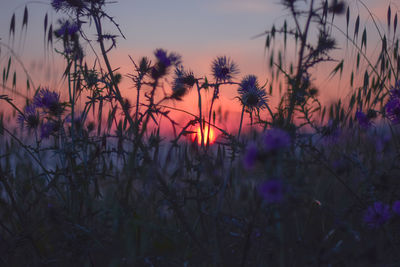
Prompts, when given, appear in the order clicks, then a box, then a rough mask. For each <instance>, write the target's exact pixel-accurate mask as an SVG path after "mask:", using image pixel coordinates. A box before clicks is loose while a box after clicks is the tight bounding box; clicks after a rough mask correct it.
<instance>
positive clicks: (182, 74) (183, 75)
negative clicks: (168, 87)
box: [171, 66, 196, 100]
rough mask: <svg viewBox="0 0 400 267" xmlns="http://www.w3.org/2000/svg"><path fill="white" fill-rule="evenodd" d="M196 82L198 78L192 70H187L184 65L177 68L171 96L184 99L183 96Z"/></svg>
mask: <svg viewBox="0 0 400 267" xmlns="http://www.w3.org/2000/svg"><path fill="white" fill-rule="evenodd" d="M195 83H196V79H195V77H194V75H193V72H191V71H185V70H184V68H183V67H182V66H179V67H176V68H175V77H174V81H173V84H172V95H171V98H173V99H176V100H182V97H183V96H184V95H185V94H186V93H187V92H188V91H189V89H190V88H192V87H193V85H194V84H195Z"/></svg>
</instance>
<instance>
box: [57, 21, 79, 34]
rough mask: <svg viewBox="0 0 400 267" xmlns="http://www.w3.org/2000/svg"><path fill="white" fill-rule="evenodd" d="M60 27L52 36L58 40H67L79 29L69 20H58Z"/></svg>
mask: <svg viewBox="0 0 400 267" xmlns="http://www.w3.org/2000/svg"><path fill="white" fill-rule="evenodd" d="M59 24H60V27H59V28H58V29H57V30H55V32H54V34H55V35H56V36H57V37H59V38H68V37H72V36H74V35H75V34H76V33H77V32H78V31H79V29H80V26H79V24H78V23H76V22H71V21H69V20H59Z"/></svg>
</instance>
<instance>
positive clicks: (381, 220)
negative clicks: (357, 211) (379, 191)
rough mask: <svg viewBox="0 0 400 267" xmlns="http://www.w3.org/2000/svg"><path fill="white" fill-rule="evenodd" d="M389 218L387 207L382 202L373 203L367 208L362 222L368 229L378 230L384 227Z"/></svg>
mask: <svg viewBox="0 0 400 267" xmlns="http://www.w3.org/2000/svg"><path fill="white" fill-rule="evenodd" d="M390 217H391V214H390V207H389V205H386V204H383V203H382V202H379V201H377V202H375V203H374V204H373V205H371V206H369V207H368V208H367V210H366V211H365V213H364V222H365V223H366V224H367V225H368V227H370V228H379V227H381V226H382V225H384V224H385V223H386V222H387V221H388V220H389V219H390Z"/></svg>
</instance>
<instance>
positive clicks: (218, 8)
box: [0, 0, 399, 127]
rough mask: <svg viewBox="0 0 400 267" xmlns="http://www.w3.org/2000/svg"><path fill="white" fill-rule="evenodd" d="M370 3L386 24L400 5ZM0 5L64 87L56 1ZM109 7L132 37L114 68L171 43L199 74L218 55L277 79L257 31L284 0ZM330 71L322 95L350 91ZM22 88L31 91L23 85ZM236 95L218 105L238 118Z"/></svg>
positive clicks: (144, 1) (21, 47) (122, 42)
mask: <svg viewBox="0 0 400 267" xmlns="http://www.w3.org/2000/svg"><path fill="white" fill-rule="evenodd" d="M348 3H349V5H350V7H351V14H352V19H351V21H354V20H355V14H356V13H361V14H362V22H364V23H365V24H366V25H368V24H371V21H370V19H368V17H367V15H366V14H365V10H364V9H363V8H362V6H361V5H360V4H359V2H358V1H355V0H351V1H348ZM364 3H366V5H367V6H368V7H369V8H370V10H371V11H372V12H373V13H374V14H375V15H377V17H378V18H379V19H381V21H383V22H384V18H385V16H386V10H387V6H388V4H389V3H390V4H391V6H392V9H393V12H394V11H398V10H399V9H398V5H399V4H396V1H386V0H385V1H380V0H365V1H364ZM0 4H1V9H0V38H1V40H0V42H3V43H6V44H8V45H10V46H12V47H13V49H14V50H15V51H16V53H17V54H18V55H19V57H20V58H21V59H22V61H23V62H24V64H25V65H26V68H27V69H28V72H29V73H30V74H31V76H32V77H34V78H35V79H34V80H36V81H37V83H38V84H41V85H45V86H49V87H51V88H55V89H56V90H61V89H60V88H62V86H63V85H62V81H61V80H60V75H61V73H62V71H63V67H64V66H63V65H62V64H61V63H59V62H60V57H59V55H57V54H56V53H51V54H50V56H49V53H48V51H46V50H45V49H44V40H43V36H44V35H43V19H44V16H45V14H46V13H48V15H49V19H50V21H51V22H53V23H54V24H56V21H57V18H58V17H59V14H56V13H55V12H54V11H53V10H52V8H51V6H50V1H26V0H0ZM25 5H27V6H28V10H29V25H28V30H27V33H26V34H21V32H22V31H21V23H22V16H23V11H24V7H25ZM107 11H108V14H109V15H111V16H113V17H114V18H115V20H116V21H117V22H118V23H119V25H120V26H121V30H122V32H123V33H124V35H125V37H126V39H122V38H119V39H118V43H117V49H116V50H115V51H114V52H112V53H111V54H110V58H111V62H112V64H113V66H114V67H115V68H116V67H120V70H119V71H120V72H121V73H122V74H127V73H129V72H131V70H132V63H131V61H130V59H129V57H128V55H130V56H132V58H133V59H135V60H138V59H139V58H140V57H142V56H148V57H150V58H151V57H152V54H153V51H154V50H155V49H156V48H164V49H167V50H168V51H175V52H178V53H179V54H180V55H182V58H183V64H184V66H185V67H187V68H189V69H191V70H193V72H194V73H195V75H197V76H200V77H201V76H204V75H207V76H210V65H211V62H212V60H213V59H215V58H216V57H217V56H222V55H227V56H229V57H231V58H232V59H233V60H234V61H235V62H236V63H237V64H238V65H239V68H240V70H241V74H240V77H242V76H244V75H247V74H255V75H257V76H258V78H259V79H260V81H261V83H264V82H266V81H268V80H269V79H270V70H269V68H268V57H267V56H266V54H265V50H264V44H265V38H264V37H260V38H256V39H254V38H253V37H254V36H256V35H258V34H260V33H262V32H264V31H265V30H267V29H270V28H271V26H272V25H273V24H275V25H282V24H283V21H284V19H285V18H287V15H288V11H287V10H285V9H284V8H283V7H282V6H281V5H280V1H279V0H119V1H115V2H113V3H110V4H109V5H108V7H107ZM13 13H15V15H16V22H17V23H16V32H17V34H16V36H15V40H9V35H8V33H9V25H10V19H11V16H12V14H13ZM353 16H354V17H353ZM363 18H364V19H363ZM337 23H338V25H341V26H342V27H343V25H345V22H344V17H342V18H338V19H337ZM352 23H354V22H352ZM108 30H109V31H110V33H114V32H115V30H114V29H113V28H111V27H110V28H108ZM92 37H94V36H92ZM370 38H371V39H369V40H372V41H373V40H374V37H370ZM375 38H376V37H375ZM279 46H282V44H281V43H277V44H276V47H277V48H279ZM86 48H87V47H86ZM290 48H293V43H289V45H288V49H289V50H290ZM87 49H88V48H87ZM3 51H4V49H3ZM289 54H290V53H289ZM289 54H288V55H289ZM338 55H339V56H340V57H343V56H346V57H349V56H350V57H354V55H353V54H351V53H350V54H348V51H345V52H343V51H340V52H338ZM7 59H8V55H7V53H4V52H3V53H2V54H0V66H1V67H3V66H4V63H5V62H6V61H7ZM331 69H332V65H331V66H330V69H329V68H328V67H324V68H322V67H319V69H317V70H316V73H319V74H318V77H316V80H315V83H317V84H318V85H319V86H321V87H325V88H326V87H329V88H330V89H329V90H326V92H324V93H323V97H324V98H325V99H332V98H337V97H340V96H343V94H345V90H346V89H343V88H345V86H344V84H345V83H344V82H343V81H339V85H338V81H335V83H332V81H330V80H329V79H328V77H329V70H331ZM346 83H348V82H347V81H346ZM331 84H335V85H331ZM123 86H124V88H125V89H124V93H125V94H126V95H133V94H134V92H132V89H129V88H130V87H131V84H130V81H129V79H128V78H126V77H125V78H124V79H123ZM22 92H23V93H25V91H23V90H22ZM27 94H28V95H29V94H32V92H28V93H27ZM235 96H236V88H233V87H226V88H223V89H222V90H221V99H220V102H219V105H221V106H222V108H225V109H228V110H229V112H230V114H232V119H231V120H232V121H235V122H237V121H238V120H239V117H240V116H239V115H240V105H239V103H238V101H237V100H235V99H234V97H235ZM15 97H16V98H17V96H15ZM2 105H4V104H2V103H0V109H1V107H2ZM179 105H180V107H182V108H184V109H190V110H191V111H193V112H194V110H193V106H195V105H196V99H195V97H194V95H193V92H192V95H189V96H188V99H187V100H186V101H184V102H183V103H179ZM217 107H218V105H217ZM225 126H226V127H229V125H225Z"/></svg>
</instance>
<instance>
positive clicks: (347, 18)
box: [346, 6, 350, 36]
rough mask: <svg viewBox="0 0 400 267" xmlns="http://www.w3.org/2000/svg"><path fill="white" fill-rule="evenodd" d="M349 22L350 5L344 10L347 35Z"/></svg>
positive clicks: (347, 33)
mask: <svg viewBox="0 0 400 267" xmlns="http://www.w3.org/2000/svg"><path fill="white" fill-rule="evenodd" d="M349 23H350V7H349V6H348V7H347V12H346V36H349Z"/></svg>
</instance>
